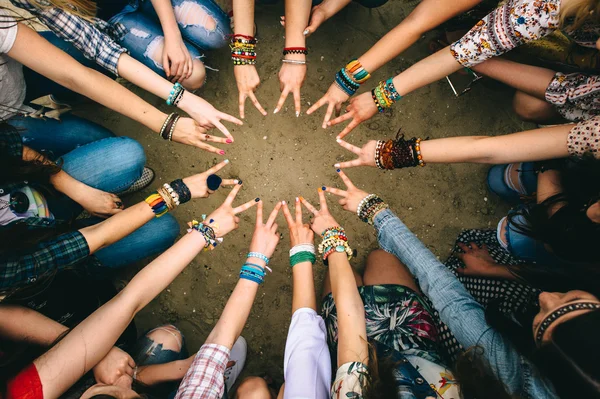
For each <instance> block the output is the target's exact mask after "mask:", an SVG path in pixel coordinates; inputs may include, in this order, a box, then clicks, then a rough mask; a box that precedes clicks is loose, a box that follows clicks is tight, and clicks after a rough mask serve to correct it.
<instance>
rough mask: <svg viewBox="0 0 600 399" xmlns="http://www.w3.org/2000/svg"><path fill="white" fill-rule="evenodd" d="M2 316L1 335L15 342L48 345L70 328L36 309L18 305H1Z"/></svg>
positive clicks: (0, 313)
mask: <svg viewBox="0 0 600 399" xmlns="http://www.w3.org/2000/svg"><path fill="white" fill-rule="evenodd" d="M0 318H2V320H3V322H2V323H1V324H0V336H2V338H3V339H6V340H9V341H13V342H26V343H28V344H33V345H39V346H43V347H47V346H50V345H52V343H54V342H55V341H56V339H57V338H58V337H59V336H60V335H61V334H63V333H64V332H65V331H67V330H68V329H67V327H65V326H63V325H62V324H60V323H58V322H56V321H54V320H52V319H49V318H48V317H46V316H44V315H43V314H41V313H38V312H36V311H35V310H31V309H28V308H25V307H22V306H17V305H0Z"/></svg>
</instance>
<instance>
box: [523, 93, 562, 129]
mask: <svg viewBox="0 0 600 399" xmlns="http://www.w3.org/2000/svg"><path fill="white" fill-rule="evenodd" d="M513 109H514V111H515V113H516V114H517V115H519V118H521V119H523V120H524V121H527V122H534V123H563V122H565V120H564V119H563V118H562V117H561V116H560V114H559V113H558V112H557V111H556V108H554V106H553V105H552V104H550V103H549V102H546V101H545V100H540V99H538V98H536V97H534V96H532V95H529V94H527V93H524V92H522V91H517V92H516V93H515V97H514V98H513Z"/></svg>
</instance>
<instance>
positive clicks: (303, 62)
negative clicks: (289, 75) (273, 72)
mask: <svg viewBox="0 0 600 399" xmlns="http://www.w3.org/2000/svg"><path fill="white" fill-rule="evenodd" d="M281 62H283V63H284V64H295V65H306V63H307V62H306V61H302V60H287V59H285V58H284V59H282V60H281Z"/></svg>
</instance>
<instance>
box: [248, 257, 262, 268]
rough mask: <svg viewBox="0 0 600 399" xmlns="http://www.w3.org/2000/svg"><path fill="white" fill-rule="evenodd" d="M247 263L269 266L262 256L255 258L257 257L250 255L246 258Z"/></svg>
mask: <svg viewBox="0 0 600 399" xmlns="http://www.w3.org/2000/svg"><path fill="white" fill-rule="evenodd" d="M246 263H254V264H255V265H258V266H260V267H263V268H264V267H265V266H267V262H265V261H264V259H261V258H255V257H249V258H247V259H246Z"/></svg>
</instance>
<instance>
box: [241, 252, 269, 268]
mask: <svg viewBox="0 0 600 399" xmlns="http://www.w3.org/2000/svg"><path fill="white" fill-rule="evenodd" d="M246 258H258V259H260V260H263V261H264V262H265V264H267V265H268V264H269V258H267V257H266V256H265V255H263V254H261V253H260V252H250V253H248V256H246Z"/></svg>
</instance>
